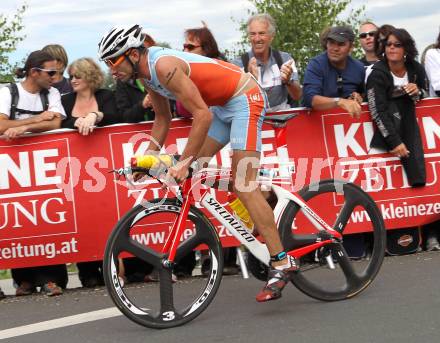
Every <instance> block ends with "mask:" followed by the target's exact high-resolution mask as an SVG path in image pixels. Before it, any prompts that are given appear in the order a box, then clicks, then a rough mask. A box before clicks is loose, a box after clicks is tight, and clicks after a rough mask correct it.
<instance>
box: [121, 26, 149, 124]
mask: <svg viewBox="0 0 440 343" xmlns="http://www.w3.org/2000/svg"><path fill="white" fill-rule="evenodd" d="M143 36H144V46H145V47H146V48H148V47H150V46H154V45H156V42H155V41H154V39H153V38H152V37H151V36H150V35H149V34H147V33H143ZM120 73H121V72H120ZM113 76H116V75H113ZM115 98H116V106H117V108H118V111H119V113H121V114H122V118H123V119H122V121H123V122H124V123H139V122H141V121H148V120H154V111H153V107H152V104H151V100H150V97H149V96H148V94H147V93H146V90H145V88H144V85H143V84H142V82H141V80H139V79H136V81H133V80H129V81H127V82H122V81H121V80H119V79H118V78H117V81H116V89H115Z"/></svg>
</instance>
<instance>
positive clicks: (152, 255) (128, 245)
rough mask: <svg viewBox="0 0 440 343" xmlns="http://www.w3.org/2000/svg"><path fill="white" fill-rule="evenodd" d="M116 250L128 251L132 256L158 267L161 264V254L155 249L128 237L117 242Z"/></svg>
mask: <svg viewBox="0 0 440 343" xmlns="http://www.w3.org/2000/svg"><path fill="white" fill-rule="evenodd" d="M118 248H119V251H118V252H128V253H130V254H132V255H133V256H134V257H137V258H139V259H141V260H142V261H145V262H148V263H150V264H151V265H153V266H155V267H160V266H161V265H162V254H160V253H158V252H157V251H155V250H153V249H151V248H149V247H147V246H145V245H142V244H140V243H139V242H137V241H135V240H133V239H131V238H130V239H129V240H127V241H125V242H121V241H120V242H119V244H118Z"/></svg>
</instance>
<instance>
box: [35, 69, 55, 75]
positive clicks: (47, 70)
mask: <svg viewBox="0 0 440 343" xmlns="http://www.w3.org/2000/svg"><path fill="white" fill-rule="evenodd" d="M32 69H37V70H39V71H44V72H46V73H47V75H49V76H54V75H55V74H56V73H57V72H58V70H54V69H44V68H32Z"/></svg>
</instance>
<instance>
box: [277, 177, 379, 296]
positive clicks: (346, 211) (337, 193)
mask: <svg viewBox="0 0 440 343" xmlns="http://www.w3.org/2000/svg"><path fill="white" fill-rule="evenodd" d="M298 194H299V195H300V196H301V197H302V198H303V200H304V201H305V202H306V203H307V205H308V206H310V207H311V208H314V207H315V208H323V206H325V202H324V201H329V200H330V201H331V202H333V201H335V200H334V199H338V203H343V204H344V205H343V206H342V207H341V212H340V213H339V214H338V216H337V219H336V221H335V223H334V225H333V228H334V229H335V230H336V228H338V229H337V231H339V232H341V233H342V234H344V231H345V230H346V229H347V227H348V226H349V225H351V222H350V219H352V221H354V219H353V218H355V217H353V216H352V214H353V212H354V210H355V209H356V211H359V212H357V213H361V214H362V213H364V214H365V213H366V214H368V217H369V218H370V221H368V220H366V223H365V221H363V222H362V223H363V224H362V225H364V227H365V228H366V229H368V230H369V231H371V232H372V239H371V243H372V247H371V256H370V257H369V258H365V259H362V260H360V261H355V260H352V259H350V258H349V257H348V255H347V253H346V251H345V249H344V246H343V245H342V242H335V243H332V244H330V245H327V246H326V247H324V248H321V249H319V250H317V251H315V252H314V253H312V254H309V255H306V256H305V257H303V258H302V259H301V261H300V270H299V271H298V272H296V273H295V274H294V276H293V277H292V283H293V284H294V285H295V286H296V287H297V288H298V289H299V290H300V291H301V292H303V293H305V294H307V295H308V296H310V297H312V298H315V299H318V300H323V301H336V300H343V299H347V298H351V297H353V296H355V295H357V294H359V293H360V292H362V291H363V290H364V289H365V288H366V287H367V286H368V285H369V284H370V283H371V282H372V281H373V279H374V278H375V277H376V275H377V273H378V272H379V269H380V267H381V265H382V262H383V259H384V254H385V243H386V233H385V226H384V222H383V219H382V215H381V213H380V211H379V209H378V208H377V206H376V204H375V202H374V200H373V199H372V198H371V197H370V196H369V195H368V194H367V193H365V192H364V191H363V190H362V189H361V188H360V187H358V186H356V185H354V184H352V183H343V182H342V181H335V180H324V181H321V182H320V183H319V184H314V185H309V186H307V187H305V188H304V189H302V190H301V191H300V192H298ZM342 198H343V202H342ZM313 203H315V204H318V205H319V207H318V206H316V205H315V206H313ZM332 205H334V204H332ZM357 213H356V214H357ZM317 214H318V215H321V214H320V213H319V211H318V212H317ZM300 216H303V218H305V217H304V215H303V214H302V211H300V207H299V205H297V204H296V203H294V202H289V204H288V205H287V206H286V208H285V210H284V212H283V214H282V216H281V219H280V227H279V231H280V236H281V240H282V242H283V245H284V247H285V248H286V250H292V249H294V248H298V238H299V235H297V237H296V238H295V234H292V227H295V226H296V225H298V223H299V222H300V220H301V218H299V217H300ZM294 218H296V220H295V224H294V222H293V220H294ZM364 218H367V217H364ZM323 219H324V220H326V221H327V223H329V225H331V223H332V222H333V221H334V217H333V218H323ZM367 226H368V227H367ZM298 227H299V226H298ZM314 230H315V233H316V229H314ZM330 254H331V256H332V260H333V261H334V264H335V267H336V268H335V269H330V268H329V266H328V264H327V262H326V259H325V256H326V255H330Z"/></svg>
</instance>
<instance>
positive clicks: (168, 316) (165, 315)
mask: <svg viewBox="0 0 440 343" xmlns="http://www.w3.org/2000/svg"><path fill="white" fill-rule="evenodd" d="M162 316H163V320H164V321H166V322H169V321H170V320H174V319H175V318H176V316H175V315H174V312H173V311H167V312H164V313H162Z"/></svg>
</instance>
